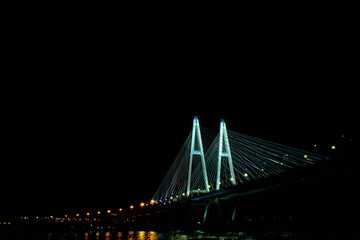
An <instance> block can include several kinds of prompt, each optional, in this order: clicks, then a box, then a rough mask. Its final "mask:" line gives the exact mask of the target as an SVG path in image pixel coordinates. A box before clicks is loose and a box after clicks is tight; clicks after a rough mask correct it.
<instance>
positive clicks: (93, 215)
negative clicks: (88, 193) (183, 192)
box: [20, 200, 176, 221]
mask: <svg viewBox="0 0 360 240" xmlns="http://www.w3.org/2000/svg"><path fill="white" fill-rule="evenodd" d="M173 201H176V200H173ZM155 204H156V205H157V204H158V203H157V202H156V201H155V200H151V201H150V202H147V203H145V202H141V203H140V204H139V205H138V206H135V205H130V206H129V208H128V213H129V212H131V211H136V210H141V209H143V208H146V207H148V206H152V205H155ZM123 212H126V210H125V211H124V209H123V208H119V209H117V210H115V211H114V210H110V209H108V210H106V211H91V212H83V213H73V214H65V215H64V216H63V217H57V216H46V217H44V216H36V217H20V220H57V221H71V220H74V221H90V220H97V219H99V218H102V217H107V216H119V215H120V214H121V213H123Z"/></svg>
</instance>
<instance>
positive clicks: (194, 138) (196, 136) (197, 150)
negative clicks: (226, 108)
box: [186, 117, 210, 196]
mask: <svg viewBox="0 0 360 240" xmlns="http://www.w3.org/2000/svg"><path fill="white" fill-rule="evenodd" d="M194 155H198V156H200V160H201V167H202V172H203V177H204V183H205V190H202V191H203V192H204V191H205V192H209V191H210V190H209V181H208V176H207V172H206V164H205V157H204V149H203V145H202V141H201V133H200V125H199V119H198V118H197V117H194V121H193V129H192V135H191V150H190V160H189V174H188V181H187V188H186V196H190V192H191V186H190V185H191V173H192V164H193V160H194Z"/></svg>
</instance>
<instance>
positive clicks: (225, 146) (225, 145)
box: [216, 119, 236, 190]
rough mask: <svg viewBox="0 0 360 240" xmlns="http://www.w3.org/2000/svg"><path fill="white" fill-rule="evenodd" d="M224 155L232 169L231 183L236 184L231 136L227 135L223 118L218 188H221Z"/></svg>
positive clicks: (217, 176) (220, 137) (217, 179)
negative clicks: (230, 142)
mask: <svg viewBox="0 0 360 240" xmlns="http://www.w3.org/2000/svg"><path fill="white" fill-rule="evenodd" d="M223 157H227V159H228V163H229V169H230V176H231V179H230V181H231V183H232V184H233V185H234V186H235V185H236V178H235V173H234V166H233V161H232V157H231V151H230V144H229V138H228V135H227V130H226V124H225V121H224V120H223V119H221V122H220V133H219V154H218V163H217V174H216V190H219V189H220V184H221V183H220V175H221V160H222V158H223Z"/></svg>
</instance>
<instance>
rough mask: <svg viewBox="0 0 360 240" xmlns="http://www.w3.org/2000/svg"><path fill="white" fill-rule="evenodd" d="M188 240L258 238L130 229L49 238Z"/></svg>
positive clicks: (229, 234)
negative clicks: (126, 230)
mask: <svg viewBox="0 0 360 240" xmlns="http://www.w3.org/2000/svg"><path fill="white" fill-rule="evenodd" d="M73 239H76V240H168V239H169V240H188V239H223V240H226V239H244V240H246V239H256V238H254V237H253V236H250V235H249V236H246V235H245V234H244V233H243V232H240V233H224V234H222V235H216V236H215V235H211V234H207V233H204V232H200V231H198V232H193V233H191V234H185V233H184V232H182V231H174V232H164V233H162V232H154V231H128V232H99V231H96V232H94V231H90V232H83V233H61V234H60V233H54V234H53V233H49V235H48V237H47V240H73Z"/></svg>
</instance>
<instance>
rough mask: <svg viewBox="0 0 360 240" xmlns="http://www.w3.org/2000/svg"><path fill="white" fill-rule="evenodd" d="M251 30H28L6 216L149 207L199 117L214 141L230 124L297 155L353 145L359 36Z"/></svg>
mask: <svg viewBox="0 0 360 240" xmlns="http://www.w3.org/2000/svg"><path fill="white" fill-rule="evenodd" d="M40 22H41V21H40ZM240 25H241V24H240ZM240 25H239V26H238V27H239V28H238V29H237V31H229V29H224V28H222V27H219V26H217V27H216V26H215V27H214V28H210V27H204V28H201V31H200V30H199V31H198V30H196V29H197V28H195V27H194V28H191V29H183V28H182V27H181V24H179V23H177V24H175V25H170V26H169V25H166V26H163V27H157V28H154V27H152V26H150V25H146V24H145V23H141V24H140V25H136V26H137V28H133V29H130V30H129V29H127V30H126V31H125V30H121V31H117V32H116V33H114V31H108V29H107V30H104V29H103V28H98V29H96V34H95V33H94V31H95V30H94V31H89V30H91V29H87V30H84V29H83V28H81V29H79V28H77V27H73V28H70V29H66V30H64V29H60V25H59V24H58V23H57V24H54V25H51V26H52V28H51V30H49V29H47V30H46V31H45V30H44V29H46V26H48V25H44V26H42V25H41V26H38V28H37V29H34V28H30V26H29V25H27V24H26V23H25V22H21V24H20V25H18V26H19V27H21V31H20V34H19V35H20V36H19V35H17V36H18V37H17V38H16V41H15V42H12V44H11V45H9V50H10V51H9V55H8V61H7V64H6V65H7V72H6V73H5V74H4V78H5V79H6V83H5V84H4V85H3V87H2V96H3V101H2V105H3V108H2V114H1V115H2V118H3V119H5V121H3V124H2V132H3V134H2V139H3V151H2V157H1V159H2V168H1V169H2V181H3V183H2V185H3V186H4V187H3V189H2V199H3V200H4V204H3V205H2V207H1V210H2V211H4V212H8V213H11V214H37V212H41V213H44V214H45V213H46V214H47V213H51V212H54V211H57V212H61V211H64V210H67V209H73V208H91V209H96V208H112V207H113V208H117V207H122V206H125V205H127V204H129V203H131V202H135V203H136V202H137V201H139V200H147V199H149V198H151V197H152V195H153V194H154V193H155V191H156V189H157V187H158V185H159V184H160V183H161V180H162V178H163V177H164V175H165V174H166V172H167V170H168V168H169V166H170V165H171V163H172V161H173V160H174V158H175V157H176V155H177V153H178V151H179V150H180V147H181V146H182V144H183V142H184V141H185V139H186V137H187V136H188V134H189V133H190V131H191V127H192V119H193V117H194V116H199V120H200V125H201V126H204V127H206V128H210V129H213V130H217V129H218V127H219V122H220V119H221V118H223V119H225V121H226V123H227V127H228V129H230V130H234V131H238V132H242V133H246V134H250V135H254V136H257V137H261V138H265V139H269V140H273V141H277V142H280V143H283V144H288V145H292V146H295V147H308V146H311V144H314V142H322V143H324V144H329V143H330V142H331V139H334V138H336V137H338V136H339V135H342V134H346V135H353V133H354V128H353V126H354V125H355V122H356V116H355V115H356V114H357V113H356V112H357V108H356V103H355V98H356V90H355V89H356V85H355V82H354V80H355V79H358V74H357V72H356V64H355V60H354V52H356V51H358V49H355V48H354V47H355V46H354V45H353V44H352V43H353V42H352V41H353V38H352V35H351V33H349V32H347V30H346V29H343V28H340V27H337V26H331V27H329V26H328V27H325V26H324V27H323V28H321V29H320V30H319V29H318V28H317V27H312V28H305V29H304V27H303V26H302V25H301V24H296V26H294V25H291V28H289V26H290V25H286V26H287V27H286V26H285V25H284V26H278V27H277V28H275V26H272V25H266V23H263V22H260V23H259V24H258V25H253V28H252V29H253V30H251V29H250V28H249V29H246V30H244V27H241V26H243V25H241V26H240ZM255 26H256V27H255ZM245 27H246V25H245ZM256 29H257V31H255V30H256ZM44 31H45V32H46V34H44Z"/></svg>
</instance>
